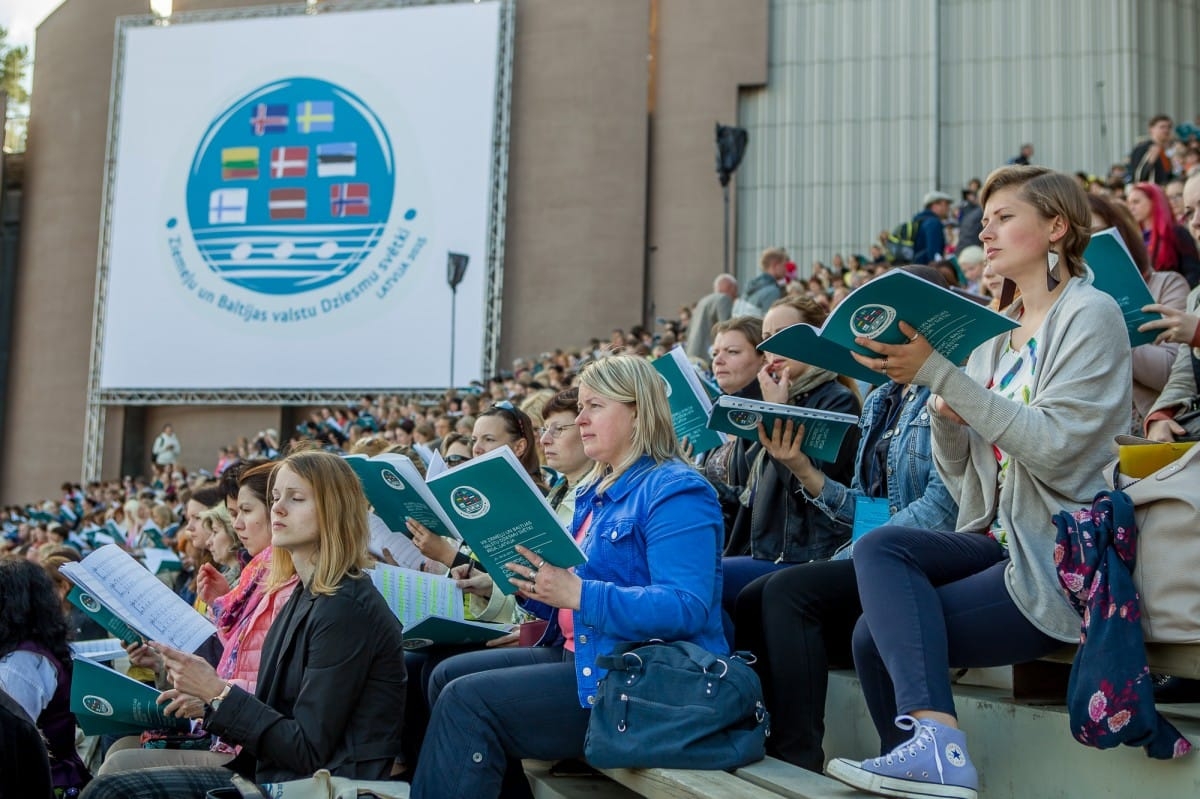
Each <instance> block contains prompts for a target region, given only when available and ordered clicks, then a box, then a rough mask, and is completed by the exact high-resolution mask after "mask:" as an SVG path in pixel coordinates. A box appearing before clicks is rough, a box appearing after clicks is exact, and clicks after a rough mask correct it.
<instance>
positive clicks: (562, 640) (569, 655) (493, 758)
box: [412, 356, 727, 799]
mask: <svg viewBox="0 0 1200 799" xmlns="http://www.w3.org/2000/svg"><path fill="white" fill-rule="evenodd" d="M577 424H578V425H579V431H580V438H581V439H582V441H583V448H584V452H585V453H587V455H588V457H589V458H591V459H592V460H594V461H596V463H597V466H596V468H595V469H594V470H593V472H592V474H591V475H590V477H589V478H588V479H587V481H586V483H585V487H584V488H583V489H581V491H580V493H579V495H578V497H577V499H576V505H575V519H574V533H575V536H576V538H577V540H579V542H580V546H581V547H582V549H583V551H584V553H585V554H586V555H587V557H588V560H587V562H586V563H585V564H583V565H581V566H579V567H577V568H576V569H574V570H568V569H560V568H558V567H557V566H554V565H552V564H550V563H546V562H544V561H541V560H540V559H539V558H538V556H537V555H535V554H533V553H532V552H529V551H528V550H524V549H523V548H521V547H518V548H517V549H518V552H519V553H520V554H521V555H523V556H525V557H527V558H529V560H530V561H531V562H532V563H535V564H536V567H535V568H531V567H527V566H521V565H518V564H515V563H514V564H509V568H510V569H511V570H512V571H513V572H515V573H516V574H517V575H518V576H517V577H515V578H513V579H512V583H513V584H514V585H515V586H516V587H517V588H518V589H519V596H520V597H521V598H522V599H523V600H525V602H526V603H527V605H533V604H535V603H536V604H540V605H542V606H543V608H548V609H549V610H550V613H549V616H550V620H551V624H550V627H549V628H548V630H547V636H546V639H544V640H547V639H550V640H553V644H552V645H549V646H537V647H524V648H505V649H497V650H491V651H483V652H471V653H467V654H464V655H458V656H456V657H453V658H450V659H449V660H447V661H445V662H444V663H442V664H441V666H439V667H438V669H437V670H436V671H435V672H434V674H433V676H432V678H431V680H430V704H431V705H432V707H433V713H432V718H431V720H430V723H429V729H428V732H427V733H426V737H425V743H424V746H423V747H422V749H421V755H420V759H419V761H418V765H417V771H416V775H415V778H414V780H413V788H412V796H413V797H415V798H416V799H420V798H421V797H445V796H471V797H489V796H499V795H502V793H503V794H504V795H508V794H509V793H510V792H511V793H514V794H522V793H523V794H524V795H528V786H527V785H522V783H523V780H524V773H523V771H522V769H521V764H520V760H521V759H522V758H536V759H541V760H559V759H563V758H581V757H582V756H583V740H584V735H585V733H586V731H587V724H588V718H589V716H590V712H591V710H590V708H591V704H592V703H593V702H594V701H595V696H596V688H597V685H598V683H599V681H600V679H601V678H602V677H603V676H604V670H603V669H601V668H600V667H598V666H597V665H596V662H595V661H596V657H597V656H598V655H602V654H608V653H609V652H611V651H612V650H613V648H614V647H615V646H616V645H617V644H618V643H621V642H625V641H641V640H646V639H651V638H659V639H662V640H665V641H690V642H692V643H694V644H697V645H699V646H702V647H704V648H705V649H708V650H709V651H711V652H714V653H717V654H725V653H727V646H726V643H725V637H724V633H723V630H722V624H721V610H720V596H721V544H722V540H723V535H724V532H723V526H722V522H721V511H720V508H719V506H718V505H717V498H716V492H715V491H714V490H713V488H712V486H710V485H709V484H708V481H707V480H705V479H704V477H703V476H701V475H700V473H699V472H697V471H696V470H695V469H693V468H692V467H691V466H689V465H688V464H686V463H685V462H684V461H683V460H682V459H681V457H680V455H681V453H680V451H679V445H678V442H677V441H676V439H675V430H674V427H673V425H672V423H671V416H670V406H669V404H668V402H667V398H666V394H665V392H664V390H663V383H662V380H661V378H659V377H658V375H657V373H656V372H655V371H654V368H653V367H651V366H650V365H649V363H648V362H646V361H645V360H642V359H640V358H635V357H632V356H614V357H610V358H605V359H603V360H601V361H597V362H595V363H592V364H590V365H589V366H587V367H586V368H585V369H584V370H583V372H582V373H581V374H580V377H579V416H578V417H577ZM539 615H545V614H539Z"/></svg>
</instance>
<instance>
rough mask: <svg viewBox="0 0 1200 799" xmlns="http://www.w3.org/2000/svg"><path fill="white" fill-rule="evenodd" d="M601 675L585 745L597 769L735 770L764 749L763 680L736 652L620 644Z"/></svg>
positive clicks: (601, 660)
mask: <svg viewBox="0 0 1200 799" xmlns="http://www.w3.org/2000/svg"><path fill="white" fill-rule="evenodd" d="M596 665H597V666H599V667H601V668H604V669H607V670H608V673H607V674H605V675H604V678H603V679H602V680H601V681H600V687H599V690H598V692H597V694H596V704H595V705H593V706H592V715H591V719H590V720H589V721H588V730H587V736H586V738H585V739H584V744H583V751H584V756H585V757H586V758H587V761H588V763H590V764H592V765H593V766H595V767H596V768H681V769H733V768H737V767H739V766H744V765H746V764H748V763H753V762H754V761H756V760H761V759H762V758H763V757H764V755H765V754H766V738H767V735H768V734H769V732H770V721H769V717H768V715H767V709H766V706H765V705H764V704H763V693H762V684H761V683H760V682H759V680H758V675H757V674H755V673H754V669H752V668H750V664H749V663H748V662H747V661H746V660H745V659H743V658H742V657H740V656H738V655H734V656H731V657H717V656H716V655H714V654H712V653H711V652H708V651H706V650H705V649H703V648H701V647H699V646H696V645H695V644H692V643H688V642H686V641H677V642H675V643H662V642H652V643H634V644H622V645H621V646H619V647H618V648H617V650H616V651H615V652H613V653H612V654H611V655H603V656H601V657H598V658H596Z"/></svg>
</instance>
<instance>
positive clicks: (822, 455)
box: [708, 394, 858, 462]
mask: <svg viewBox="0 0 1200 799" xmlns="http://www.w3.org/2000/svg"><path fill="white" fill-rule="evenodd" d="M776 419H780V420H782V421H783V422H784V423H786V422H787V420H788V419H791V420H792V421H793V422H794V423H796V424H803V425H804V442H803V443H802V444H801V445H800V451H801V452H803V453H804V454H805V455H807V456H808V457H810V458H812V459H813V460H819V461H826V462H832V461H835V460H837V456H838V450H840V449H841V447H842V440H843V439H844V438H845V437H846V431H847V430H849V429H850V428H851V427H854V426H855V425H856V424H858V417H857V416H855V415H854V414H850V413H838V412H837V411H821V410H817V409H815V408H797V407H796V406H795V405H778V404H776V403H774V402H763V401H762V400H752V399H741V398H740V397H732V396H729V395H728V394H727V395H725V396H723V397H718V398H717V402H716V404H715V405H713V410H712V416H711V417H709V420H708V424H709V426H710V427H713V428H715V429H717V430H724V431H725V432H727V433H732V434H733V435H735V436H741V437H742V438H748V439H750V440H751V441H758V424H759V422H762V424H763V426H764V427H765V428H766V429H767V432H768V433H770V430H771V426H772V425H774V424H775V420H776Z"/></svg>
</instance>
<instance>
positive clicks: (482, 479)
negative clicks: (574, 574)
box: [429, 447, 586, 594]
mask: <svg viewBox="0 0 1200 799" xmlns="http://www.w3.org/2000/svg"><path fill="white" fill-rule="evenodd" d="M429 490H430V491H432V492H433V495H434V496H435V497H436V498H437V500H438V502H440V503H441V504H442V507H443V508H445V509H446V510H447V511H448V512H450V513H451V514H453V515H454V516H455V517H456V518H455V520H454V524H455V526H457V527H458V531H459V532H460V533H461V534H462V537H463V540H464V541H466V542H467V544H469V545H470V547H471V551H472V552H473V553H474V554H475V557H477V558H479V562H480V563H481V564H482V565H483V568H484V569H486V570H487V573H488V574H490V575H491V576H492V579H493V580H495V582H496V586H497V587H498V588H499V589H500V590H501V591H503V592H504V593H506V594H512V593H515V592H516V590H517V589H516V586H514V585H513V584H512V583H510V582H509V581H508V579H509V578H510V577H513V576H515V575H514V573H513V572H510V571H509V570H508V569H506V568H504V564H506V563H517V564H520V565H531V564H529V562H528V561H527V560H526V559H525V558H523V557H521V556H520V555H518V554H517V552H516V550H515V549H514V547H515V546H516V545H517V544H520V545H522V546H524V547H526V548H528V549H530V550H532V551H533V552H535V553H536V554H537V556H538V557H539V558H542V559H544V560H545V561H546V562H547V563H550V564H553V565H554V566H559V567H561V568H564V569H567V568H570V567H572V566H578V565H579V564H580V563H583V562H584V560H586V558H585V557H584V554H583V550H581V549H580V548H579V545H578V544H576V543H575V539H574V538H572V537H571V535H570V534H569V533H568V532H567V531H566V529H564V528H563V525H562V522H560V521H559V520H558V517H557V516H556V515H555V514H554V511H553V510H552V509H551V508H550V505H549V503H547V502H546V498H545V497H543V496H542V492H541V491H539V490H538V488H537V486H535V485H534V484H533V480H531V479H530V477H529V475H528V474H526V472H525V469H524V467H522V466H521V462H520V461H518V460H517V456H516V455H514V454H513V451H512V450H511V449H510V448H508V447H500V448H498V449H494V450H492V451H491V452H489V453H487V454H486V455H481V456H479V457H478V458H473V459H472V460H469V461H467V462H466V463H464V464H463V465H461V466H457V467H455V468H453V469H451V470H450V471H448V472H443V473H442V474H439V475H438V476H437V477H435V478H433V479H432V480H430V481H429Z"/></svg>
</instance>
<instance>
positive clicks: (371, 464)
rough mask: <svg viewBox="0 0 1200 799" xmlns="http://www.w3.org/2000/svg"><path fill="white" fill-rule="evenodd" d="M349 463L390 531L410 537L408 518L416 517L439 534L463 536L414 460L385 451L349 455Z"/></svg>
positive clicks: (455, 536) (376, 511) (457, 537)
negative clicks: (375, 453) (374, 453)
mask: <svg viewBox="0 0 1200 799" xmlns="http://www.w3.org/2000/svg"><path fill="white" fill-rule="evenodd" d="M346 463H347V464H349V466H350V468H351V469H353V470H354V473H355V474H357V475H358V479H359V480H360V481H361V482H362V486H363V493H365V494H366V495H367V500H368V501H369V502H370V503H371V505H372V506H373V508H374V510H375V514H376V515H377V516H379V518H381V519H383V521H384V523H385V524H386V525H387V526H388V529H389V530H394V531H396V532H400V533H404V535H407V536H408V537H409V538H412V536H411V535H408V526H407V525H406V524H405V523H404V522H405V519H407V518H409V517H412V518H413V519H416V520H417V521H419V522H420V523H421V524H423V525H425V526H426V527H428V528H429V529H430V530H432V531H433V532H435V533H437V534H438V535H441V536H445V537H447V538H454V539H461V538H462V536H461V535H460V534H459V532H458V528H457V527H455V523H454V522H453V521H452V520H451V519H450V517H449V515H447V513H446V511H445V510H443V509H442V507H441V506H440V505H439V504H438V502H437V500H436V499H435V498H434V496H433V494H432V493H430V491H429V488H428V487H427V486H426V485H425V480H424V479H423V478H422V477H421V473H420V472H418V471H417V467H416V466H413V462H412V461H410V460H409V459H408V458H406V457H404V456H403V455H395V454H392V453H386V452H385V453H383V454H380V455H376V456H375V457H373V458H368V457H366V456H365V455H347V456H346Z"/></svg>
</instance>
